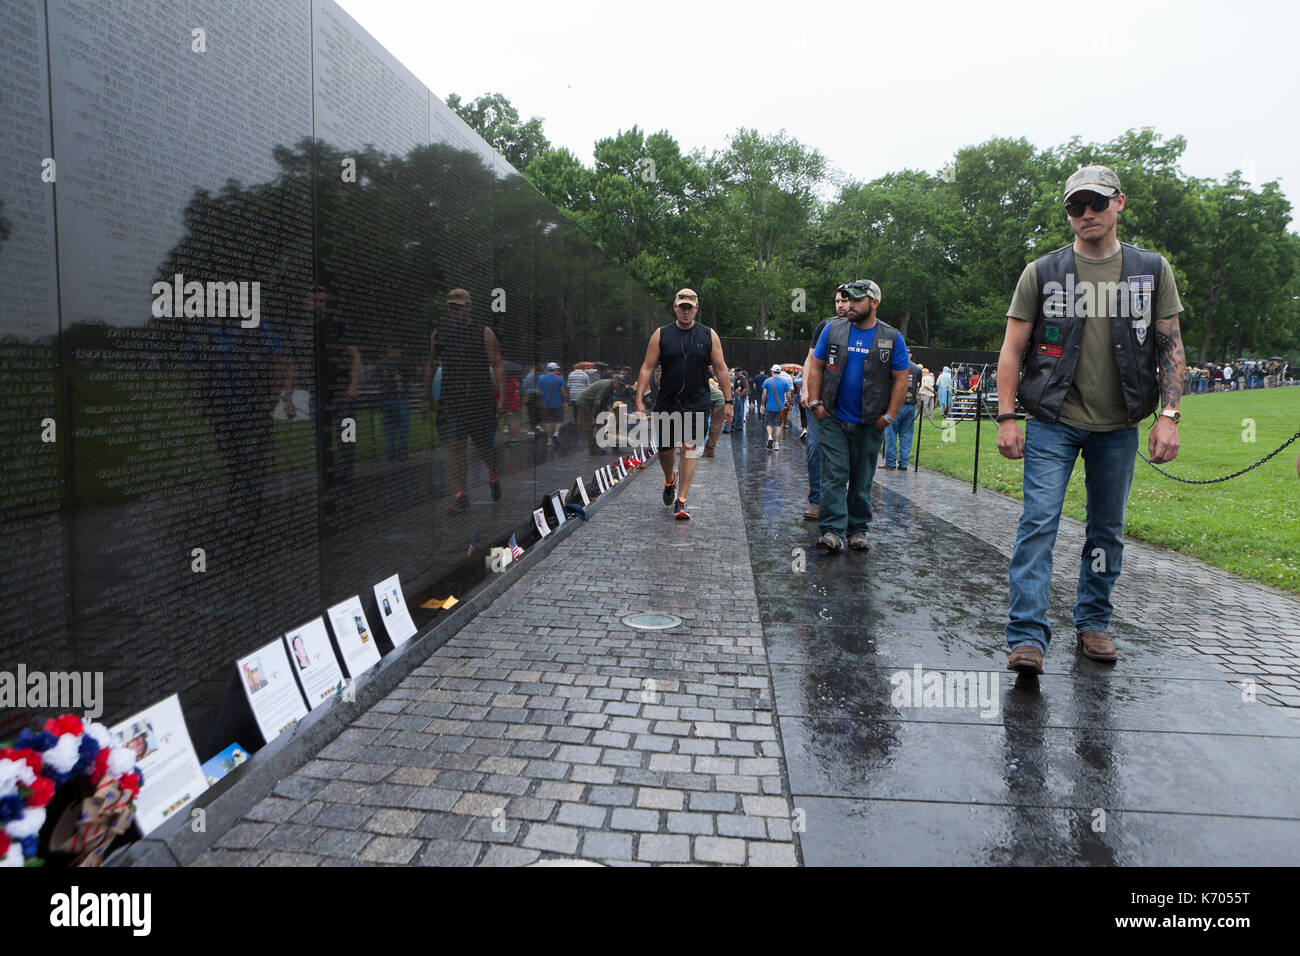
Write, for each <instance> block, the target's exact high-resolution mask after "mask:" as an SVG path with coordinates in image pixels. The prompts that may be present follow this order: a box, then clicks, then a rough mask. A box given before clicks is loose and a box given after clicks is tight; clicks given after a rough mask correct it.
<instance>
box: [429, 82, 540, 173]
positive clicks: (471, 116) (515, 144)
mask: <svg viewBox="0 0 1300 956" xmlns="http://www.w3.org/2000/svg"><path fill="white" fill-rule="evenodd" d="M447 106H448V107H450V108H451V109H452V110H454V111H455V113H456V115H457V116H459V117H460V118H461V119H463V120H464V121H465V122H466V123H467V124H469V126H470V128H471V129H473V130H474V132H476V133H478V134H479V135H480V136H482V137H483V138H484V139H485V140H487V142H488V145H490V146H491V147H492V148H493V149H495V150H496V151H497V152H498V153H500V154H501V155H502V156H504V157H505V158H506V162H508V163H510V165H511V166H513V167H514V168H515V169H518V170H524V169H527V168H528V164H529V163H531V162H532V161H533V160H534V159H535V158H536V157H537V156H539V155H540V154H542V153H544V152H546V150H548V149H550V148H551V141H550V140H548V139H547V138H546V134H545V133H543V132H542V118H541V117H540V116H534V117H531V118H530V119H529V120H528V121H527V122H523V121H521V120H520V119H519V111H518V110H517V109H515V108H514V106H513V105H511V103H510V101H509V100H508V99H506V98H505V97H504V96H502V95H501V94H500V93H485V94H483V95H482V96H480V97H478V99H476V100H474V102H472V103H465V102H463V101H462V100H461V98H460V95H459V94H457V93H448V94H447Z"/></svg>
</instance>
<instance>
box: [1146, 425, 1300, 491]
mask: <svg viewBox="0 0 1300 956" xmlns="http://www.w3.org/2000/svg"><path fill="white" fill-rule="evenodd" d="M1297 438H1300V432H1296V433H1295V434H1294V435H1292V436H1291V437H1290V438H1288V439H1287V440H1286V441H1284V442H1283V443H1282V444H1281V445H1279V446H1278V447H1277V448H1275V449H1273V450H1272V451H1271V452H1269V453H1268V454H1267V455H1265V456H1264V457H1263V458H1261V459H1260V460H1259V461H1257V462H1255V463H1254V464H1253V465H1247V466H1246V467H1245V468H1243V469H1241V471H1236V472H1233V473H1232V474H1231V475H1224V476H1223V477H1222V478H1201V479H1196V478H1179V477H1178V476H1177V475H1171V474H1169V472H1167V471H1165V470H1164V469H1163V468H1161V467H1160V466H1158V465H1151V462H1150V460H1149V459H1148V458H1147V456H1146V455H1144V454H1142V452H1140V451H1139V452H1138V457H1139V458H1141V459H1142V460H1143V461H1145V462H1146V463H1147V464H1148V465H1151V467H1152V468H1154V469H1155V470H1156V471H1158V472H1160V474H1162V475H1164V476H1165V477H1166V478H1172V479H1173V480H1174V481H1180V482H1182V483H1183V484H1185V485H1213V484H1216V483H1217V482H1220V481H1231V480H1232V479H1233V478H1240V477H1241V476H1242V475H1244V474H1245V473H1246V472H1248V471H1254V470H1255V469H1256V468H1258V467H1259V466H1260V465H1262V464H1264V462H1266V461H1268V460H1269V459H1270V458H1272V457H1274V456H1275V455H1276V454H1277V453H1278V452H1280V451H1282V449H1284V448H1286V447H1287V446H1288V445H1290V444H1291V443H1292V442H1294V441H1295V440H1296V439H1297Z"/></svg>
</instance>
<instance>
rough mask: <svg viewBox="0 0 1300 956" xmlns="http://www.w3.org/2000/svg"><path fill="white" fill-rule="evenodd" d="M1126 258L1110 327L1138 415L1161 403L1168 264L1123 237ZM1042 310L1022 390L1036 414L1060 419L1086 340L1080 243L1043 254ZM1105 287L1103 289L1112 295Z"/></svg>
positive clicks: (1131, 411) (1038, 264)
mask: <svg viewBox="0 0 1300 956" xmlns="http://www.w3.org/2000/svg"><path fill="white" fill-rule="evenodd" d="M1120 246H1121V248H1122V250H1123V259H1122V261H1121V266H1120V282H1119V284H1118V287H1117V288H1116V289H1115V290H1113V292H1114V297H1113V301H1112V302H1111V306H1112V307H1111V309H1110V310H1109V311H1110V314H1111V315H1110V335H1111V340H1112V342H1113V349H1114V353H1115V362H1116V364H1117V365H1118V366H1119V380H1120V387H1121V389H1122V390H1123V393H1124V407H1125V409H1126V410H1127V411H1128V418H1129V422H1130V423H1135V422H1137V421H1140V420H1141V419H1142V418H1144V417H1146V416H1147V415H1149V414H1151V412H1153V411H1154V410H1155V406H1156V347H1155V330H1154V329H1153V328H1152V325H1153V324H1154V322H1155V318H1156V316H1155V305H1156V301H1157V299H1158V297H1159V292H1160V287H1159V284H1160V275H1161V272H1162V271H1163V264H1162V263H1161V261H1160V255H1159V253H1155V252H1148V251H1147V250H1145V249H1139V248H1138V247H1137V246H1131V245H1129V244H1128V243H1126V242H1123V243H1120ZM1034 268H1035V270H1036V272H1037V278H1038V315H1037V316H1036V317H1035V319H1034V331H1033V333H1032V334H1031V336H1030V338H1029V351H1028V353H1027V354H1026V356H1025V360H1024V362H1023V364H1022V366H1021V370H1020V388H1019V390H1018V391H1017V393H1016V397H1017V398H1019V399H1020V404H1021V405H1023V406H1024V407H1025V410H1026V411H1028V412H1029V414H1031V415H1033V416H1034V417H1035V418H1040V419H1042V420H1043V421H1048V422H1054V421H1056V420H1057V418H1058V417H1059V415H1060V412H1061V403H1062V402H1063V401H1064V400H1065V396H1066V393H1068V392H1069V391H1070V386H1071V385H1072V384H1073V382H1074V369H1075V366H1077V365H1078V363H1079V351H1080V349H1081V348H1082V347H1083V323H1084V322H1085V321H1086V316H1085V315H1084V313H1085V312H1086V305H1085V298H1084V290H1083V289H1082V288H1081V287H1080V286H1079V285H1078V281H1079V280H1078V275H1077V274H1076V272H1075V266H1074V246H1073V244H1071V245H1068V246H1062V247H1061V248H1060V249H1057V250H1055V251H1053V252H1049V253H1048V254H1047V255H1045V256H1042V257H1041V258H1039V259H1037V260H1035V262H1034ZM1111 293H1112V290H1108V289H1102V290H1098V291H1097V292H1096V293H1094V295H1095V296H1100V295H1103V294H1105V295H1108V296H1109V295H1110V294H1111Z"/></svg>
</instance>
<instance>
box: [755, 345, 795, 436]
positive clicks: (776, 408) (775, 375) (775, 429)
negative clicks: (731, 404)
mask: <svg viewBox="0 0 1300 956" xmlns="http://www.w3.org/2000/svg"><path fill="white" fill-rule="evenodd" d="M791 391H792V389H791V388H790V383H789V382H787V381H786V380H785V379H784V378H783V377H782V376H781V369H780V367H779V366H777V365H773V366H772V374H771V375H770V376H769V377H768V379H767V380H766V381H765V382H763V397H762V399H761V400H762V402H763V406H762V407H763V424H764V425H766V426H767V447H768V450H769V451H772V450H775V451H780V450H781V442H780V441H776V440H774V439H773V437H772V436H773V434H775V435H776V436H777V438H779V437H780V435H781V432H780V425H781V409H783V408H785V407H786V405H788V404H789V403H790V392H791Z"/></svg>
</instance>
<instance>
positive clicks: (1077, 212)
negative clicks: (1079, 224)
mask: <svg viewBox="0 0 1300 956" xmlns="http://www.w3.org/2000/svg"><path fill="white" fill-rule="evenodd" d="M1114 198H1115V197H1114V196H1093V197H1092V198H1091V199H1089V200H1088V201H1087V202H1084V201H1083V200H1082V199H1076V200H1075V201H1074V202H1067V203H1066V204H1065V211H1066V213H1067V214H1068V215H1070V216H1072V217H1074V218H1075V219H1078V218H1079V217H1080V216H1082V215H1083V211H1084V210H1085V209H1091V210H1092V211H1093V212H1105V211H1106V207H1107V206H1109V205H1110V201H1111V200H1112V199H1114Z"/></svg>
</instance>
